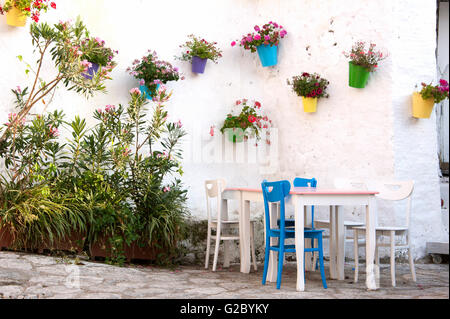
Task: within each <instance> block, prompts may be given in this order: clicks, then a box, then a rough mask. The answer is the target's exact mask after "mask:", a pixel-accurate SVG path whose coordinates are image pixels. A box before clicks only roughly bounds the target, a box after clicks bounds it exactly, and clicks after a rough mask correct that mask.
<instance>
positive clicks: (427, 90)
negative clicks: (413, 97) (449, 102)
mask: <svg viewBox="0 0 450 319" xmlns="http://www.w3.org/2000/svg"><path fill="white" fill-rule="evenodd" d="M419 93H420V95H421V96H422V98H423V99H424V100H426V99H430V98H432V99H434V103H439V102H441V101H443V100H445V99H448V96H449V93H448V82H447V81H446V80H444V79H440V80H439V85H434V86H433V85H432V84H431V83H430V84H426V83H422V90H421V91H420V92H419Z"/></svg>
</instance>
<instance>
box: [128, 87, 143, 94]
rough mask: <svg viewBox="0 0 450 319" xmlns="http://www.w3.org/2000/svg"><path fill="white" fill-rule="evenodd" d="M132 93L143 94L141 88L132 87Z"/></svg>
mask: <svg viewBox="0 0 450 319" xmlns="http://www.w3.org/2000/svg"><path fill="white" fill-rule="evenodd" d="M130 94H131V95H133V94H138V95H141V90H139V88H132V89H131V90H130Z"/></svg>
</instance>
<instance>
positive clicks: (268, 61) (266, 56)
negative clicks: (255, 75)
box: [256, 44, 278, 67]
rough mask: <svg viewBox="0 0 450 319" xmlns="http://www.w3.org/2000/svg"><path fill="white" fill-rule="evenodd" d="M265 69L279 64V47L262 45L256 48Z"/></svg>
mask: <svg viewBox="0 0 450 319" xmlns="http://www.w3.org/2000/svg"><path fill="white" fill-rule="evenodd" d="M256 50H257V51H258V55H259V59H260V60H261V64H262V66H263V67H266V66H273V65H276V64H277V62H278V47H277V46H276V45H272V46H270V45H265V44H261V45H258V46H257V47H256Z"/></svg>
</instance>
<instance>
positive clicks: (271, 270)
mask: <svg viewBox="0 0 450 319" xmlns="http://www.w3.org/2000/svg"><path fill="white" fill-rule="evenodd" d="M279 208H280V206H279V205H277V203H271V204H270V228H277V219H278V218H279V216H280V212H279ZM277 240H278V239H277V238H275V237H271V238H270V245H271V246H275V245H276V244H277ZM277 258H278V253H277V252H275V251H273V250H272V251H270V253H269V267H268V269H267V279H266V280H267V281H268V282H276V281H277V271H278V261H277Z"/></svg>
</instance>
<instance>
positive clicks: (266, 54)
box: [231, 21, 287, 67]
mask: <svg viewBox="0 0 450 319" xmlns="http://www.w3.org/2000/svg"><path fill="white" fill-rule="evenodd" d="M253 29H254V30H255V31H256V33H255V32H253V33H247V34H245V35H244V36H243V37H242V39H241V40H240V41H238V40H236V41H233V42H231V46H235V45H236V44H239V46H241V47H243V48H244V49H245V50H250V51H251V52H252V53H254V52H258V55H259V59H260V61H261V64H262V66H263V67H268V66H274V65H276V64H277V62H278V61H277V60H278V45H279V43H280V40H281V39H283V38H284V37H285V36H286V35H287V31H286V30H285V29H284V28H283V26H281V25H279V24H278V23H276V22H273V21H270V22H269V23H266V24H265V25H263V26H262V27H261V28H260V27H259V26H257V25H255V26H254V27H253Z"/></svg>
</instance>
